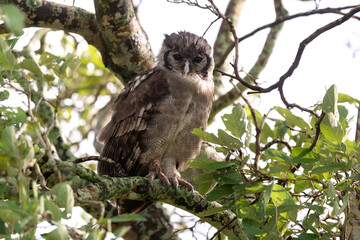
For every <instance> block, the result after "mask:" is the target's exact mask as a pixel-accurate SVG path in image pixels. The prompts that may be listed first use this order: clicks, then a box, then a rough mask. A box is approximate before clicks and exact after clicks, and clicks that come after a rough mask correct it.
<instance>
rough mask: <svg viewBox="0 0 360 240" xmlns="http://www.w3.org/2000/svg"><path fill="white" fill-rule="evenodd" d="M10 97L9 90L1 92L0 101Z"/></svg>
mask: <svg viewBox="0 0 360 240" xmlns="http://www.w3.org/2000/svg"><path fill="white" fill-rule="evenodd" d="M9 96H10V93H9V92H8V91H7V90H4V91H0V101H4V100H6V99H8V98H9Z"/></svg>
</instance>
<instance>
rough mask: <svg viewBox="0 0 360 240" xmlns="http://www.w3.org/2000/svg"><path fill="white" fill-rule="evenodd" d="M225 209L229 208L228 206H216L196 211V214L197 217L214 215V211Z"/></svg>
mask: <svg viewBox="0 0 360 240" xmlns="http://www.w3.org/2000/svg"><path fill="white" fill-rule="evenodd" d="M227 209H229V208H228V207H217V208H213V209H209V210H206V211H203V212H200V213H197V216H198V217H207V216H211V215H214V214H215V213H218V212H222V211H224V210H227Z"/></svg>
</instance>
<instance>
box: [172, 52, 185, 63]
mask: <svg viewBox="0 0 360 240" xmlns="http://www.w3.org/2000/svg"><path fill="white" fill-rule="evenodd" d="M173 57H174V59H175V60H176V61H180V60H181V59H182V58H183V57H182V56H181V54H180V53H179V52H175V54H174V55H173Z"/></svg>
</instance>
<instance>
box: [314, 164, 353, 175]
mask: <svg viewBox="0 0 360 240" xmlns="http://www.w3.org/2000/svg"><path fill="white" fill-rule="evenodd" d="M346 168H347V166H346V163H342V162H334V163H330V165H329V166H321V167H316V168H314V169H313V170H312V171H311V173H313V174H318V173H325V172H332V171H336V170H339V169H346Z"/></svg>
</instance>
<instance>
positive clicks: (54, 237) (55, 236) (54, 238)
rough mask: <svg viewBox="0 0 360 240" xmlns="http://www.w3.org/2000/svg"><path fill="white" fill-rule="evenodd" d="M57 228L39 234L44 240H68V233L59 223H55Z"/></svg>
mask: <svg viewBox="0 0 360 240" xmlns="http://www.w3.org/2000/svg"><path fill="white" fill-rule="evenodd" d="M56 226H57V228H56V229H54V230H53V231H51V232H49V233H44V234H41V236H42V237H44V238H45V239H46V240H67V239H69V233H68V230H67V228H66V226H65V225H64V224H62V223H61V222H58V223H57V225H56Z"/></svg>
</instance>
